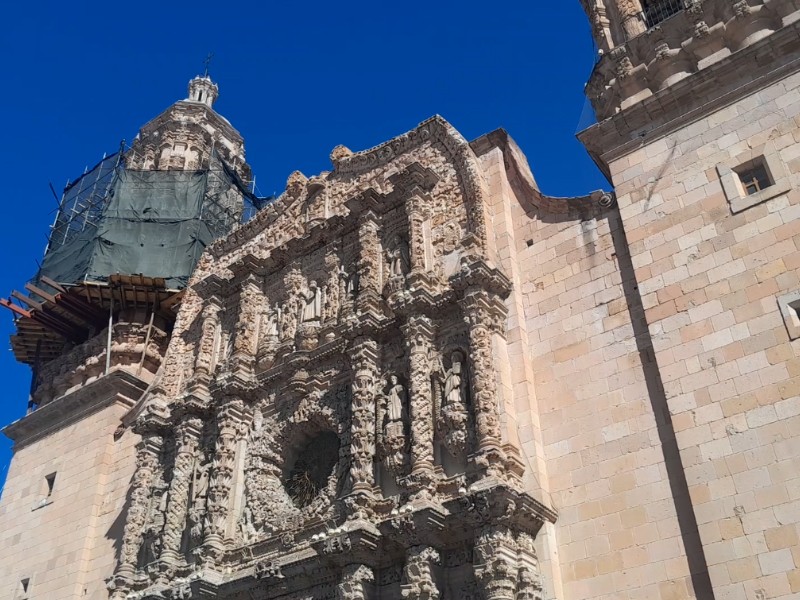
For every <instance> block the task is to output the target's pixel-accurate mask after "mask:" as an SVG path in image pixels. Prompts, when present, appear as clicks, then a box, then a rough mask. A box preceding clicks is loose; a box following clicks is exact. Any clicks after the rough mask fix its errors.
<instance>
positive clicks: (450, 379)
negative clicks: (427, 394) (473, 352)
mask: <svg viewBox="0 0 800 600" xmlns="http://www.w3.org/2000/svg"><path fill="white" fill-rule="evenodd" d="M450 359H451V364H450V368H449V369H448V370H447V372H446V373H445V378H444V399H443V400H444V402H443V406H449V405H455V406H458V405H463V404H465V403H466V385H467V382H466V378H465V377H464V367H463V361H464V355H463V354H461V352H459V351H458V350H456V351H455V352H453V353H452V354H451V355H450Z"/></svg>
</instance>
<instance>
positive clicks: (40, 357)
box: [0, 147, 271, 371]
mask: <svg viewBox="0 0 800 600" xmlns="http://www.w3.org/2000/svg"><path fill="white" fill-rule="evenodd" d="M125 156H126V150H125V148H124V147H123V148H121V149H120V152H117V153H115V154H112V155H110V156H104V157H103V159H102V160H101V161H100V162H98V163H97V164H96V165H95V166H94V167H92V168H91V169H87V170H86V171H85V172H84V173H83V175H81V176H80V177H79V178H78V179H76V180H75V181H74V182H72V183H68V184H67V186H66V187H65V189H64V193H63V195H62V198H61V201H60V203H59V208H58V213H57V215H56V218H55V221H54V223H53V225H52V226H51V230H50V235H49V236H48V243H47V248H46V250H45V255H44V259H43V261H42V264H41V266H40V268H39V271H38V273H37V274H36V277H35V278H34V279H33V281H31V282H30V283H28V284H26V285H25V290H26V293H22V292H18V291H13V292H12V293H11V297H10V298H8V299H3V298H0V305H3V306H5V307H6V308H8V309H10V310H11V311H12V313H13V315H14V318H15V322H16V329H17V332H16V334H14V335H12V336H11V345H12V350H13V351H14V354H15V356H16V358H17V360H19V361H20V362H23V363H27V364H30V365H32V366H33V367H34V371H36V369H37V366H38V365H41V364H44V363H46V362H48V361H49V360H52V359H54V358H56V357H58V356H60V355H61V353H62V352H63V351H64V348H65V347H66V346H68V345H70V344H80V343H82V342H83V341H85V340H87V339H89V337H91V336H92V335H94V334H95V333H96V332H98V331H100V330H101V329H102V328H104V327H105V326H106V325H107V322H108V314H109V312H112V313H113V312H114V311H116V310H120V309H123V308H125V307H134V308H135V307H140V308H141V307H144V308H145V309H147V310H153V311H157V312H159V313H160V314H161V315H162V316H164V317H165V318H166V319H167V320H168V321H171V320H172V319H174V316H175V313H174V308H175V307H176V306H177V304H178V302H179V300H180V298H181V296H182V290H183V288H184V287H185V286H186V284H187V283H188V279H189V277H190V275H191V273H192V271H193V270H194V267H195V266H196V264H197V261H198V260H199V259H200V256H201V254H202V252H203V250H204V249H205V248H206V246H207V245H208V244H210V243H212V242H213V241H214V240H216V239H218V238H220V237H222V236H224V235H227V234H228V233H229V232H230V231H231V230H232V229H233V228H234V227H235V226H237V225H238V224H240V223H244V222H246V221H248V220H249V219H250V218H252V217H253V216H254V215H255V213H256V212H257V211H258V210H259V209H260V208H263V206H265V205H266V204H267V203H268V202H269V201H270V200H271V198H260V197H258V196H256V195H255V194H254V193H253V189H251V186H252V184H251V183H250V182H244V181H242V179H241V178H240V177H239V175H238V174H237V173H236V171H235V170H234V169H233V168H231V167H230V166H229V165H227V164H226V163H225V162H224V161H223V160H222V159H221V158H220V157H219V156H218V155H217V154H216V153H213V152H212V155H211V157H210V160H209V167H208V168H207V169H203V170H198V171H183V170H169V171H146V170H129V169H126V167H125ZM252 188H254V186H252Z"/></svg>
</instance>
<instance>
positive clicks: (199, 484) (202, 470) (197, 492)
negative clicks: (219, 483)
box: [192, 463, 211, 504]
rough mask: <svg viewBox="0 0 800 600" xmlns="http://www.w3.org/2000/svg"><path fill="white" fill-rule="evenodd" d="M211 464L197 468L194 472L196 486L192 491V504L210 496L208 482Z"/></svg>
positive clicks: (194, 485)
mask: <svg viewBox="0 0 800 600" xmlns="http://www.w3.org/2000/svg"><path fill="white" fill-rule="evenodd" d="M210 467H211V463H205V464H201V465H199V466H197V467H196V468H195V472H194V484H193V490H192V502H193V503H195V504H196V503H197V501H198V500H201V501H202V499H204V498H205V497H206V494H208V480H209V468H210Z"/></svg>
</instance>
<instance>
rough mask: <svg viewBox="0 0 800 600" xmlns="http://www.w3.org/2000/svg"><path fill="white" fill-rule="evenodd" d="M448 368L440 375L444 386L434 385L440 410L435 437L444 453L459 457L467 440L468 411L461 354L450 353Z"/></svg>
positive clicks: (464, 449)
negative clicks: (440, 441)
mask: <svg viewBox="0 0 800 600" xmlns="http://www.w3.org/2000/svg"><path fill="white" fill-rule="evenodd" d="M450 356H451V358H450V368H449V369H447V370H446V371H445V369H444V366H443V365H442V366H441V371H440V372H441V373H444V383H443V384H442V382H441V380H440V381H439V383H438V384H437V386H436V387H438V389H437V390H436V393H437V394H441V408H440V409H439V410H438V414H437V416H436V419H437V422H438V430H439V434H440V435H441V436H442V438H443V439H442V441H444V444H445V446H446V447H447V450H448V451H449V452H450V454H452V455H453V456H463V455H464V453H465V452H466V450H467V443H468V440H469V411H468V407H467V383H468V379H467V373H466V365H465V357H464V354H463V353H462V352H461V351H460V350H456V351H454V352H452V353H451V355H450Z"/></svg>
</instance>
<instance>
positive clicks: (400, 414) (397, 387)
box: [386, 374, 406, 423]
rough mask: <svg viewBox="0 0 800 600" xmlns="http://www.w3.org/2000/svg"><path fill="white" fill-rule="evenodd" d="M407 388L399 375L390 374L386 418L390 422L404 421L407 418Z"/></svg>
mask: <svg viewBox="0 0 800 600" xmlns="http://www.w3.org/2000/svg"><path fill="white" fill-rule="evenodd" d="M405 407H406V388H405V387H403V384H402V383H400V381H399V379H398V378H397V375H394V374H392V375H390V376H389V391H388V393H387V394H386V420H387V422H388V423H395V422H397V421H402V420H403V419H404V418H405Z"/></svg>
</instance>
